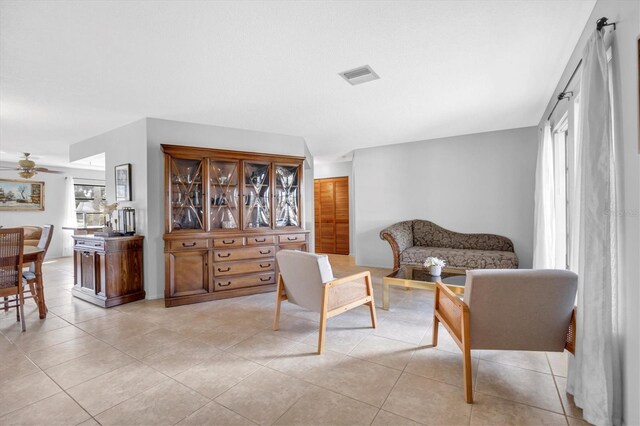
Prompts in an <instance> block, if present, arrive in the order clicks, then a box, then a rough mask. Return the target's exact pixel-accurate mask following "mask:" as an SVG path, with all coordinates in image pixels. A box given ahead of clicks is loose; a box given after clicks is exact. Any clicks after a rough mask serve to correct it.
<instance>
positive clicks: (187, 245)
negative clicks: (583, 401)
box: [182, 241, 198, 247]
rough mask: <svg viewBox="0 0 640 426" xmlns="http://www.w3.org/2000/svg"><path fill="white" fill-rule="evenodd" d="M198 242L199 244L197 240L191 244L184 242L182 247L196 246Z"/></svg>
mask: <svg viewBox="0 0 640 426" xmlns="http://www.w3.org/2000/svg"><path fill="white" fill-rule="evenodd" d="M196 244H198V243H196V242H195V241H194V242H192V243H191V244H187V243H182V247H195V246H196Z"/></svg>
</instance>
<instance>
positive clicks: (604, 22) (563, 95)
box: [547, 16, 616, 120]
mask: <svg viewBox="0 0 640 426" xmlns="http://www.w3.org/2000/svg"><path fill="white" fill-rule="evenodd" d="M609 26H613V30H614V31H615V29H616V23H615V22H611V23H609V18H607V17H606V16H603V17H602V18H600V19H598V20H597V21H596V31H600V30H602V28H604V27H609ZM580 66H582V59H580V62H578V65H576V69H574V70H573V73H572V74H571V77H569V81H567V85H566V86H564V90H563V91H562V92H560V93H559V94H558V100H557V101H556V104H555V105H554V106H553V108H552V109H551V112H550V113H549V116H548V117H547V120H550V119H551V116H552V115H553V112H554V111H555V110H556V108H557V107H558V104H559V103H560V101H561V100H563V99H567V98H568V97H569V96H572V95H573V92H567V89H568V88H569V85H570V84H571V82H572V81H573V77H575V76H576V73H577V72H578V70H579V69H580ZM567 95H568V96H567Z"/></svg>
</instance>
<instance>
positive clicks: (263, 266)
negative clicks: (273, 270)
mask: <svg viewBox="0 0 640 426" xmlns="http://www.w3.org/2000/svg"><path fill="white" fill-rule="evenodd" d="M270 266H271V264H270V263H267V264H266V265H263V264H262V263H261V264H260V267H261V268H268V267H270Z"/></svg>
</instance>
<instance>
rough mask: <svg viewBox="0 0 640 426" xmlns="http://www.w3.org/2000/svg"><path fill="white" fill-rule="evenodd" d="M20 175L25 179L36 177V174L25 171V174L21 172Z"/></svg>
mask: <svg viewBox="0 0 640 426" xmlns="http://www.w3.org/2000/svg"><path fill="white" fill-rule="evenodd" d="M18 174H19V175H20V177H23V178H25V179H29V178H32V177H33V176H34V175H35V173H34V172H30V171H23V172H20V173H18Z"/></svg>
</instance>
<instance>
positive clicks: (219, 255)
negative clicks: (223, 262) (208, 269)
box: [218, 253, 231, 258]
mask: <svg viewBox="0 0 640 426" xmlns="http://www.w3.org/2000/svg"><path fill="white" fill-rule="evenodd" d="M218 257H222V258H225V257H231V253H227V255H226V256H223V255H221V254H220V253H218Z"/></svg>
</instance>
